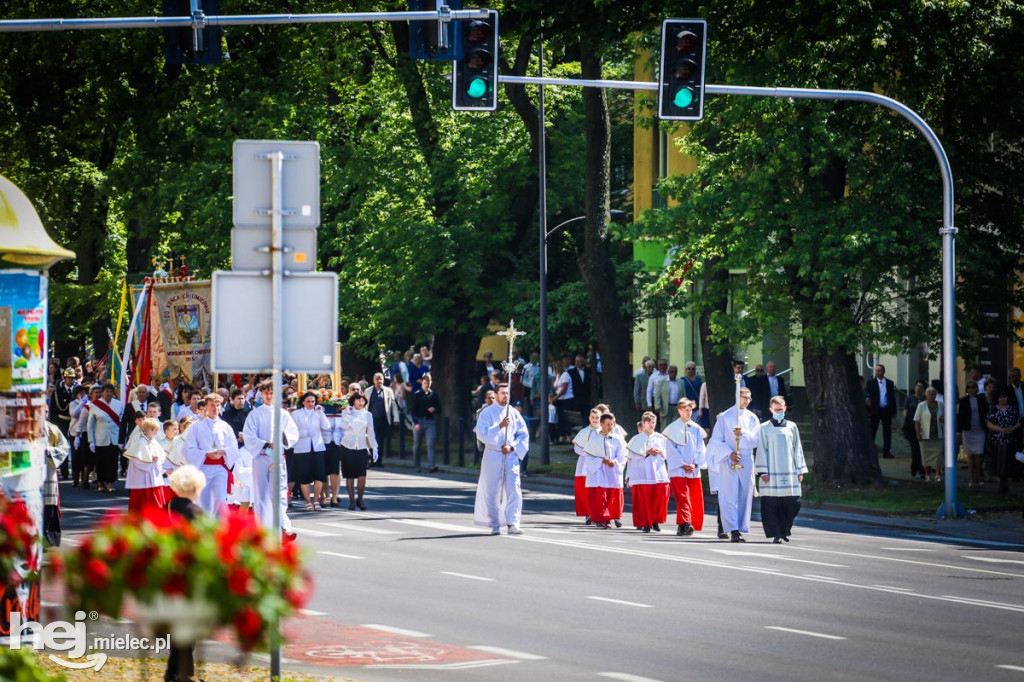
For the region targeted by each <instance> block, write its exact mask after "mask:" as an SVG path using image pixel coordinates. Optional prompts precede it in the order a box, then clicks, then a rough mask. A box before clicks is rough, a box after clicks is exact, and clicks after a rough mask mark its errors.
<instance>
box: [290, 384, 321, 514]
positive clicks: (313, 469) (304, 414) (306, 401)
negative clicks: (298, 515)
mask: <svg viewBox="0 0 1024 682" xmlns="http://www.w3.org/2000/svg"><path fill="white" fill-rule="evenodd" d="M301 402H302V407H300V408H299V409H297V410H295V411H294V412H292V419H293V420H295V426H297V427H298V429H299V440H297V441H296V442H295V446H294V447H293V448H292V455H291V457H290V458H289V459H288V478H289V479H291V480H290V482H294V483H298V484H299V487H300V488H301V490H302V497H303V498H304V499H305V500H306V511H313V510H316V511H320V495H321V494H322V492H323V487H324V478H326V474H325V471H326V468H325V462H324V455H325V452H326V450H327V446H326V445H324V438H323V434H322V432H323V431H327V430H329V429H330V428H331V425H330V424H329V423H327V416H326V415H325V414H324V408H323V407H321V406H319V405H317V404H316V396H315V395H313V394H312V393H306V394H305V395H303V396H302V401H301ZM310 483H312V484H313V498H312V499H310V497H309V484H310Z"/></svg>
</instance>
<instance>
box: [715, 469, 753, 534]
mask: <svg viewBox="0 0 1024 682" xmlns="http://www.w3.org/2000/svg"><path fill="white" fill-rule="evenodd" d="M741 463H742V464H743V468H742V469H731V468H730V467H729V461H728V460H726V461H725V462H723V463H722V464H720V465H719V467H718V516H719V518H721V520H722V530H724V531H725V532H726V533H731V532H732V531H734V530H738V531H739V532H741V533H748V532H750V508H751V506H752V505H753V502H754V479H753V476H752V475H751V472H753V470H754V463H753V461H752V460H751V459H750V458H749V457H744V458H743V459H742V460H741Z"/></svg>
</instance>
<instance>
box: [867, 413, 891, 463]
mask: <svg viewBox="0 0 1024 682" xmlns="http://www.w3.org/2000/svg"><path fill="white" fill-rule="evenodd" d="M879 424H881V425H882V453H883V454H886V455H888V454H889V453H890V452H892V415H891V414H889V413H888V412H876V413H875V414H872V415H871V440H872V441H874V439H875V436H877V435H878V425H879Z"/></svg>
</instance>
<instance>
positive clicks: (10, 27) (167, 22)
mask: <svg viewBox="0 0 1024 682" xmlns="http://www.w3.org/2000/svg"><path fill="white" fill-rule="evenodd" d="M489 11H490V10H486V9H453V10H448V11H445V12H442V11H440V10H437V11H433V12H342V13H330V14H239V15H224V14H215V15H210V14H205V13H204V12H203V11H202V10H197V11H196V12H195V13H194V14H193V15H192V16H190V17H111V18H83V19H3V20H0V33H28V32H34V31H84V30H96V29H111V28H121V29H135V28H191V29H193V30H201V29H204V28H206V27H207V26H254V25H258V24H259V25H266V24H339V23H358V22H364V21H438V22H448V21H458V20H460V19H486V18H487V16H488V12H489Z"/></svg>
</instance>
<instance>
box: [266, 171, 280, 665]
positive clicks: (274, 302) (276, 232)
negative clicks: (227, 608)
mask: <svg viewBox="0 0 1024 682" xmlns="http://www.w3.org/2000/svg"><path fill="white" fill-rule="evenodd" d="M266 156H267V158H268V160H269V161H270V183H271V189H270V194H271V200H270V280H271V283H270V288H271V291H272V293H271V297H270V307H271V313H270V318H271V320H273V324H272V325H271V333H272V334H273V336H274V338H273V341H272V343H271V357H272V362H271V368H270V370H271V376H272V380H273V382H274V417H273V442H274V464H273V467H272V469H271V473H270V481H271V482H270V485H271V487H272V489H273V491H274V495H273V500H274V523H273V527H272V529H271V535H272V537H271V542H275V543H280V542H281V502H282V500H281V484H280V480H281V467H282V466H283V464H284V452H283V451H282V445H283V444H284V443H283V441H284V438H283V435H282V433H281V418H282V410H283V409H284V405H283V404H282V403H283V402H284V396H283V395H282V393H283V387H282V385H281V384H282V381H281V364H282V363H281V358H282V355H283V352H284V325H283V324H281V314H282V312H283V311H282V302H283V298H284V297H283V295H282V292H283V290H284V273H283V272H282V261H283V258H282V256H283V252H282V248H281V247H282V242H283V241H284V237H283V235H282V229H283V226H282V224H281V222H282V218H283V214H284V206H283V201H282V194H283V191H282V187H281V185H282V183H281V175H282V172H283V170H284V152H282V151H275V152H270V153H269V154H267V155H266ZM274 620H275V622H274V623H271V627H270V679H280V677H281V623H280V619H278V618H276V617H275V619H274Z"/></svg>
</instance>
